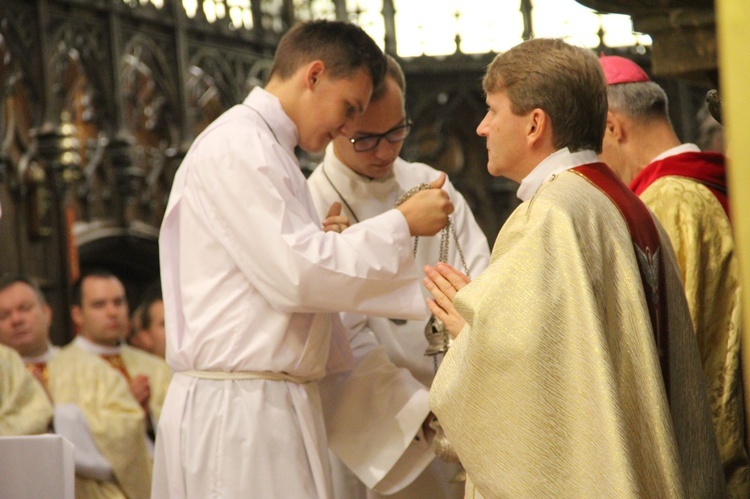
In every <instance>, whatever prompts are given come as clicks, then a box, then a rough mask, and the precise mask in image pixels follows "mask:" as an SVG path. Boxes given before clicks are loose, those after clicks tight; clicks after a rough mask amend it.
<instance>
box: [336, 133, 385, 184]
mask: <svg viewBox="0 0 750 499" xmlns="http://www.w3.org/2000/svg"><path fill="white" fill-rule="evenodd" d="M323 162H324V163H325V164H326V165H330V166H331V168H332V169H333V170H334V171H337V172H340V173H341V174H342V175H344V176H345V177H346V178H348V179H349V180H351V181H352V182H364V183H366V184H371V183H375V184H384V183H386V182H388V181H389V180H391V179H392V178H394V174H393V168H391V171H390V172H388V175H384V176H382V177H379V178H370V177H367V176H365V175H361V174H359V173H357V172H355V171H354V170H352V169H351V168H349V167H348V166H347V165H346V164H345V163H344V162H343V161H341V160H340V159H339V157H338V156H336V151H335V150H334V148H333V142H329V143H328V145H327V146H326V154H325V158H323Z"/></svg>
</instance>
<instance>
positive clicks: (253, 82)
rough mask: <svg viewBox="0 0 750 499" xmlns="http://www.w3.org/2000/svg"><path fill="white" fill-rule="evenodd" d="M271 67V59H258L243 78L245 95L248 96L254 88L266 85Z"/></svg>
mask: <svg viewBox="0 0 750 499" xmlns="http://www.w3.org/2000/svg"><path fill="white" fill-rule="evenodd" d="M272 66H273V60H272V59H258V60H257V61H255V63H254V64H253V65H252V66H251V67H250V71H249V72H248V75H247V77H246V78H245V94H249V93H250V91H251V90H252V89H254V88H255V87H258V86H260V87H262V86H264V85H265V84H266V82H267V81H268V77H269V76H270V74H271V67H272Z"/></svg>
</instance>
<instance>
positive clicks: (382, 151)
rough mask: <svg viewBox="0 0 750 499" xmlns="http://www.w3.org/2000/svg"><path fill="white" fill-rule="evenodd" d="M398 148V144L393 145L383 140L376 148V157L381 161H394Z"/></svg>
mask: <svg viewBox="0 0 750 499" xmlns="http://www.w3.org/2000/svg"><path fill="white" fill-rule="evenodd" d="M397 148H398V143H396V144H391V143H390V142H388V141H387V140H386V139H385V138H382V139H380V142H379V143H378V146H377V147H376V148H375V156H376V157H378V158H379V159H393V158H394V157H395V156H396V150H397Z"/></svg>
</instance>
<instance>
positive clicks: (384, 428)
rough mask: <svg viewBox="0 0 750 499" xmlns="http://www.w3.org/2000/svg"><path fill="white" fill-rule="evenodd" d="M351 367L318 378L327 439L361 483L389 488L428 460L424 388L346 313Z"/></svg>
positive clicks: (363, 321)
mask: <svg viewBox="0 0 750 499" xmlns="http://www.w3.org/2000/svg"><path fill="white" fill-rule="evenodd" d="M346 318H347V324H345V325H346V326H348V330H349V343H350V345H351V347H352V352H353V353H354V359H355V367H354V369H352V370H351V371H348V372H345V373H339V374H336V375H331V376H328V377H327V378H326V379H325V380H323V382H322V383H321V397H322V398H323V408H324V414H325V422H326V431H327V433H328V444H329V447H330V448H331V450H332V451H333V452H334V453H335V454H336V455H337V456H338V458H339V459H340V460H341V461H342V462H343V463H344V464H345V465H346V467H347V468H349V469H350V470H351V471H352V472H353V473H354V474H355V475H356V476H357V477H358V478H359V479H360V480H361V481H362V482H363V483H364V484H365V485H366V486H367V487H369V488H372V489H377V490H378V491H381V492H385V493H394V492H397V491H398V490H400V489H402V488H403V487H405V486H407V485H408V484H409V483H411V481H413V480H414V479H415V478H416V477H417V476H419V474H420V473H421V472H422V471H423V470H424V469H425V468H426V467H427V465H429V463H430V462H431V461H432V459H433V458H434V451H433V450H432V447H431V446H430V445H429V443H428V442H426V441H425V439H424V438H423V437H422V438H420V439H419V440H417V439H416V438H415V437H417V436H418V435H419V434H420V432H421V427H422V423H423V422H424V421H425V419H426V418H427V415H428V414H429V413H430V408H429V400H428V394H429V391H428V389H427V388H426V387H425V386H424V385H422V384H421V383H420V382H419V381H417V380H416V379H415V378H414V377H413V376H412V374H411V373H410V372H409V371H408V370H407V369H404V368H398V367H396V366H395V365H394V364H393V363H392V362H391V361H390V359H389V358H388V355H387V354H386V352H385V349H384V348H383V347H381V346H380V345H379V344H378V342H377V340H376V338H375V336H374V334H373V333H372V331H370V330H369V328H368V326H367V320H366V317H364V316H356V315H351V314H347V316H346Z"/></svg>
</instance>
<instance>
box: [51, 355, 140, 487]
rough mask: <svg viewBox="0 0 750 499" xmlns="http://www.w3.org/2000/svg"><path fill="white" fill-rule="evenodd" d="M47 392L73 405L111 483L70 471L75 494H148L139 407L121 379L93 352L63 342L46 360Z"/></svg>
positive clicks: (56, 400) (59, 400)
mask: <svg viewBox="0 0 750 499" xmlns="http://www.w3.org/2000/svg"><path fill="white" fill-rule="evenodd" d="M48 367H49V391H50V394H51V395H52V398H53V400H54V401H55V403H57V404H66V403H72V404H76V405H78V407H80V409H81V411H82V412H83V414H84V416H85V417H86V423H87V425H88V427H89V430H90V431H91V435H92V437H93V439H94V442H95V444H96V447H97V449H98V450H99V452H101V454H102V455H103V456H104V457H105V458H106V459H107V461H108V462H109V464H110V466H111V467H112V471H113V474H114V476H115V480H116V482H103V481H97V480H93V479H87V478H82V477H79V476H76V497H77V498H124V497H127V498H148V497H149V495H150V488H151V467H152V462H151V457H150V456H149V453H148V449H147V448H146V441H145V438H144V435H145V431H146V427H145V421H144V412H143V409H142V408H141V407H140V406H139V405H138V403H137V402H136V401H135V399H134V398H133V396H132V395H131V393H130V389H129V387H128V385H127V383H126V382H125V378H124V377H123V376H122V375H121V374H120V373H119V372H117V371H115V370H114V369H112V368H111V367H110V366H109V365H108V364H107V363H106V362H105V361H104V360H103V359H101V358H99V357H98V356H96V355H92V354H90V353H88V352H84V351H83V350H81V349H79V348H77V347H76V346H74V345H69V346H67V347H65V348H62V349H60V351H59V352H58V353H57V355H55V357H54V358H53V359H52V360H51V361H50V362H49V364H48Z"/></svg>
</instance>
